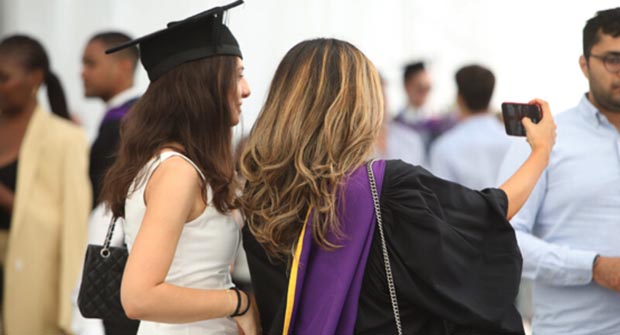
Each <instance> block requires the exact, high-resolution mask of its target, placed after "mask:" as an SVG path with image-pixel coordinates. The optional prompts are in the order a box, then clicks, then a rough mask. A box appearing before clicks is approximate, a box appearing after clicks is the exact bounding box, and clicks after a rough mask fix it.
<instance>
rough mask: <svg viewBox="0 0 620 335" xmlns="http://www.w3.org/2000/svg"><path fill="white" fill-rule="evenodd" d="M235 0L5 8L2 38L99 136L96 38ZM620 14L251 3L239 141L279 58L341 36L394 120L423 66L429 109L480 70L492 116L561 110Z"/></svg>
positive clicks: (527, 5) (561, 7) (398, 3)
mask: <svg viewBox="0 0 620 335" xmlns="http://www.w3.org/2000/svg"><path fill="white" fill-rule="evenodd" d="M228 2H232V0H230V1H221V0H177V1H163V0H131V1H129V0H88V1H84V0H0V10H1V12H0V20H1V21H0V29H1V30H0V32H2V36H6V35H9V34H13V33H27V34H31V35H33V36H35V37H36V38H38V39H40V40H41V41H42V42H43V43H44V45H45V46H46V48H47V50H48V52H49V53H50V56H51V59H52V66H53V68H54V70H55V71H56V72H57V73H58V75H59V76H60V77H61V80H62V81H63V83H64V85H65V89H66V91H67V95H68V99H69V104H70V108H71V110H72V112H73V113H74V114H76V115H77V116H78V117H79V118H81V119H82V120H83V123H84V126H85V128H86V129H87V130H88V131H89V134H90V135H91V136H92V135H94V132H95V131H96V125H97V124H98V122H99V119H100V117H101V112H102V111H103V105H102V104H101V102H99V101H96V100H92V99H85V98H84V97H83V90H82V84H81V79H80V67H81V64H80V62H81V61H80V60H81V53H82V50H83V48H84V44H85V43H86V41H87V40H88V38H89V37H90V36H92V35H93V34H94V33H96V32H98V31H100V30H109V29H114V30H122V31H125V32H127V33H129V34H132V35H134V36H140V35H143V34H146V33H149V32H151V31H154V30H157V29H161V28H163V27H164V26H165V24H166V23H167V22H168V21H173V20H178V19H182V18H185V17H187V16H190V15H192V14H195V13H197V12H199V11H202V10H204V9H207V8H210V7H212V6H216V5H223V4H226V3H228ZM615 6H618V2H617V0H598V1H571V2H560V1H552V0H520V1H507V0H504V1H497V0H495V1H494V0H433V1H415V0H381V1H379V0H374V1H373V0H246V4H244V5H243V6H242V7H240V8H236V9H234V10H233V11H232V12H231V14H230V15H229V20H228V23H229V26H230V27H231V30H232V31H233V33H234V34H235V35H236V36H237V38H238V40H239V43H240V45H241V48H242V51H243V53H244V62H245V67H246V71H245V75H246V78H247V79H248V80H249V83H250V86H251V88H252V96H251V97H250V98H248V99H247V100H246V102H245V103H244V107H243V108H244V111H243V113H244V129H243V132H248V131H249V129H250V127H251V125H252V123H253V122H254V120H255V118H256V116H257V114H258V112H259V110H260V107H261V104H262V102H263V100H264V97H265V94H266V92H267V90H268V87H269V82H270V80H271V77H272V75H273V73H274V71H275V68H276V66H277V64H278V63H279V61H280V59H281V58H282V56H283V55H284V54H285V53H286V51H287V50H288V49H290V48H291V47H292V46H293V45H294V44H296V43H297V42H299V41H301V40H304V39H309V38H314V37H336V38H340V39H345V40H348V41H350V42H352V43H353V44H355V45H356V46H358V47H359V48H360V49H361V50H362V51H363V52H365V53H366V54H367V55H368V57H369V58H370V59H371V60H372V61H373V62H374V63H375V64H376V66H377V67H378V69H379V70H380V71H381V72H382V74H383V75H384V77H385V78H386V79H387V82H388V85H389V87H388V99H389V101H390V105H391V107H392V111H393V110H394V109H396V108H399V107H400V106H402V104H403V103H404V101H405V97H404V93H403V92H402V79H401V69H402V66H403V64H404V63H406V62H407V61H410V60H415V59H424V60H426V61H428V62H429V67H430V71H431V74H432V76H433V78H434V90H433V92H432V97H431V101H430V104H431V107H434V108H435V109H437V110H441V109H446V108H448V107H449V106H450V105H451V104H452V103H453V101H454V94H455V85H454V79H453V78H454V72H455V71H456V70H457V69H458V68H459V67H460V66H462V65H465V64H468V63H473V62H476V63H480V64H483V65H486V66H488V67H490V68H491V69H492V70H493V71H494V72H495V74H496V77H497V87H496V92H495V95H494V99H493V105H494V107H496V108H497V107H498V106H499V104H500V103H501V102H502V101H527V100H529V99H530V98H533V97H541V98H544V99H547V100H548V101H549V102H550V104H551V107H552V108H553V110H554V112H559V111H561V110H563V109H566V108H569V107H571V106H573V105H575V104H576V103H577V102H578V100H579V99H580V95H581V94H582V93H583V92H585V91H586V90H587V82H586V80H585V79H584V78H583V75H582V74H581V72H580V70H579V66H578V57H579V55H580V54H581V39H582V34H581V30H582V28H583V26H584V24H585V21H586V20H587V19H588V18H590V17H591V16H593V15H594V13H595V12H596V11H597V10H600V9H607V8H611V7H615ZM138 76H139V78H138V86H139V87H141V88H146V86H147V84H148V79H147V78H146V74H145V73H144V71H142V70H140V72H139V73H138ZM41 100H42V101H45V100H46V99H41ZM239 133H241V130H239V131H237V134H239Z"/></svg>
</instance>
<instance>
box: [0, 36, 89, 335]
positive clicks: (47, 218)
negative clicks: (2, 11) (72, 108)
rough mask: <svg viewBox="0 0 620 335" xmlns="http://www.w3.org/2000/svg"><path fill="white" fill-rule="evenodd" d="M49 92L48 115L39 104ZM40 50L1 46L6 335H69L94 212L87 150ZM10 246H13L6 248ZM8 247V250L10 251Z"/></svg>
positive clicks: (28, 41) (23, 44) (26, 40)
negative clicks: (41, 91) (88, 224)
mask: <svg viewBox="0 0 620 335" xmlns="http://www.w3.org/2000/svg"><path fill="white" fill-rule="evenodd" d="M42 85H45V86H46V89H47V94H48V98H49V103H50V105H51V108H52V112H53V113H50V112H48V111H46V110H45V109H44V108H43V107H42V106H41V104H40V103H39V102H38V101H37V92H38V91H39V88H40V87H41V86H42ZM58 115H62V116H66V115H68V113H67V106H66V102H65V97H64V92H63V89H62V86H61V84H60V81H59V80H58V78H57V77H56V75H54V73H53V72H52V71H51V68H50V61H49V58H48V56H47V54H46V52H45V50H44V49H43V46H42V45H41V44H40V43H39V42H38V41H36V40H35V39H33V38H31V37H28V36H23V35H13V36H9V37H6V38H4V39H2V41H0V225H1V235H0V236H1V237H2V242H1V243H2V244H1V247H2V250H1V252H2V255H1V256H0V257H2V259H3V260H4V263H3V269H4V297H3V298H4V299H3V328H4V331H5V334H7V335H13V334H16V335H21V334H64V333H71V331H70V323H71V309H72V307H71V306H72V305H71V292H72V290H73V288H74V286H75V282H76V280H77V279H78V277H79V271H80V269H81V266H82V261H83V257H84V245H85V241H86V222H87V220H88V213H89V211H90V207H91V189H90V183H89V181H88V144H87V140H86V138H85V134H84V133H83V132H82V130H81V129H79V128H78V127H77V126H75V125H73V124H72V123H70V122H69V121H66V120H65V119H63V118H61V117H59V116H58ZM7 240H8V241H7ZM7 243H8V244H7Z"/></svg>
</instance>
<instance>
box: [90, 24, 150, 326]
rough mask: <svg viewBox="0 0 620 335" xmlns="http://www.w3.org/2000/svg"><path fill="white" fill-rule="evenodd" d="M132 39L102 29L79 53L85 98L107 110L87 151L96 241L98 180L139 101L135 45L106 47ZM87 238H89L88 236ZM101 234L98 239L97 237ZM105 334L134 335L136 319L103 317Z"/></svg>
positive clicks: (102, 217) (102, 218) (100, 216)
mask: <svg viewBox="0 0 620 335" xmlns="http://www.w3.org/2000/svg"><path fill="white" fill-rule="evenodd" d="M131 39H132V38H131V37H130V36H128V35H126V34H124V33H121V32H116V31H107V32H101V33H98V34H96V35H94V36H93V37H91V39H90V40H89V41H88V43H87V44H86V48H85V49H84V54H83V56H82V81H83V84H84V95H85V96H86V97H92V98H99V99H101V100H103V102H104V103H105V104H106V112H105V114H104V116H103V119H102V121H101V124H100V126H99V132H98V134H97V137H96V139H95V141H94V142H93V144H92V147H91V150H90V166H89V176H90V182H91V184H92V189H93V202H92V207H93V209H95V210H94V211H93V213H92V215H91V221H90V225H89V226H90V227H89V230H90V232H89V236H91V237H92V236H94V237H95V239H96V240H97V241H100V240H103V236H104V235H103V234H105V232H104V231H98V230H100V229H105V228H106V227H107V226H105V225H101V224H98V223H100V222H106V221H107V220H108V218H107V217H106V215H105V214H104V211H103V210H101V209H100V208H98V205H99V204H100V200H99V196H100V193H101V183H102V180H103V177H104V175H105V173H106V171H107V170H108V168H109V167H110V166H111V165H112V163H114V159H115V156H116V151H117V149H118V144H119V141H120V125H121V119H122V118H123V117H124V116H125V114H127V112H128V111H129V109H130V108H131V106H132V105H133V104H134V103H135V102H136V101H137V100H138V96H139V94H138V93H137V92H136V91H137V90H136V89H135V88H134V73H135V70H136V66H137V63H138V58H139V52H138V48H137V47H135V46H134V47H131V48H127V49H124V50H123V51H121V52H117V53H114V54H111V55H106V53H105V50H106V49H109V48H111V47H113V46H115V45H119V44H122V43H125V42H127V41H130V40H131ZM91 237H89V239H91ZM100 237H101V238H100ZM103 325H104V328H105V332H106V334H114V335H117V334H121V335H123V334H131V335H133V334H136V333H137V331H138V325H139V322H138V321H131V322H122V323H118V322H112V321H110V320H103Z"/></svg>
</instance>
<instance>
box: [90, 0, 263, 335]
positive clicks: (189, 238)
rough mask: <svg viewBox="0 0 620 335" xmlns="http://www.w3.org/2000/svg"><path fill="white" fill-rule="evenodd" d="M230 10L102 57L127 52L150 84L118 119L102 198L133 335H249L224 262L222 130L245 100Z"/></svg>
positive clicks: (227, 252)
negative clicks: (121, 265) (113, 228)
mask: <svg viewBox="0 0 620 335" xmlns="http://www.w3.org/2000/svg"><path fill="white" fill-rule="evenodd" d="M241 3H242V1H237V2H235V3H232V4H230V5H227V6H223V7H216V8H213V9H210V10H208V11H205V12H203V13H200V14H198V15H195V16H192V17H190V18H187V19H185V20H183V21H180V22H173V23H170V24H168V27H167V28H166V29H163V30H160V31H157V32H155V33H152V34H150V35H147V36H144V37H141V38H138V39H136V40H134V41H131V42H129V43H125V44H123V45H121V46H118V47H116V48H113V49H111V50H108V52H114V51H118V50H121V49H123V48H125V47H129V46H132V45H135V44H138V45H139V47H140V58H141V62H142V64H143V65H144V68H145V69H146V71H147V73H148V76H149V79H150V81H151V82H150V85H149V86H148V88H147V90H146V92H145V93H144V95H143V96H142V97H141V98H140V99H139V100H138V101H137V102H136V103H135V104H134V106H133V107H132V109H131V110H130V111H129V113H128V114H127V115H126V119H125V120H124V122H123V124H122V128H121V141H120V148H119V153H118V156H117V159H116V161H115V163H114V164H113V165H112V167H111V168H110V170H109V171H108V173H107V174H106V176H105V178H104V182H103V188H102V199H103V200H104V201H105V202H106V203H107V205H108V206H109V208H110V209H111V211H112V214H113V216H114V217H116V218H124V222H123V224H124V231H125V242H126V244H127V248H128V250H129V258H128V260H127V265H126V267H125V272H124V275H123V281H122V285H121V302H122V305H123V307H124V309H125V312H126V313H127V316H128V317H129V318H132V319H139V320H141V322H140V326H139V329H138V334H144V335H146V334H148V335H153V334H181V333H182V334H238V333H243V334H255V333H257V324H256V322H255V318H254V313H253V310H252V309H251V308H250V307H251V301H250V299H249V297H248V295H247V294H246V293H245V292H243V291H240V290H238V289H237V288H235V287H234V285H233V282H232V280H231V275H230V264H231V263H232V262H233V261H234V259H235V256H236V254H237V251H238V248H239V247H240V246H241V235H240V228H239V225H237V224H236V223H235V222H234V221H233V218H232V215H231V213H230V212H231V210H232V209H233V208H234V206H235V205H234V200H235V195H236V191H237V184H236V183H237V182H236V179H235V173H234V160H233V150H232V127H233V126H234V125H236V124H237V123H238V122H239V118H240V113H241V103H242V100H243V99H244V98H246V97H248V96H249V94H250V90H249V87H248V84H247V82H246V80H245V78H244V77H243V63H242V59H241V51H240V49H239V45H238V43H237V41H236V39H235V37H234V36H233V34H232V33H231V32H230V30H229V29H228V28H227V27H226V26H225V25H224V24H223V20H222V16H223V15H224V13H225V11H226V10H228V9H230V8H232V7H235V6H238V5H240V4H241Z"/></svg>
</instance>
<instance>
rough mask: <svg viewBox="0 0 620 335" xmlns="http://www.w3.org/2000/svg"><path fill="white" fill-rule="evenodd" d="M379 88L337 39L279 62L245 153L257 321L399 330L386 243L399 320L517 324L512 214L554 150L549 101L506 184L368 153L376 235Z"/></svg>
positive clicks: (305, 328) (410, 330) (453, 329)
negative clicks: (467, 181)
mask: <svg viewBox="0 0 620 335" xmlns="http://www.w3.org/2000/svg"><path fill="white" fill-rule="evenodd" d="M299 78H304V80H299ZM382 100H383V99H382V93H381V84H380V80H379V76H378V74H377V71H376V69H375V67H374V65H373V64H372V63H371V62H370V61H369V60H368V58H366V56H365V55H364V54H363V53H362V52H360V51H359V50H358V49H357V48H355V47H354V46H353V45H351V44H349V43H347V42H344V41H340V40H335V39H316V40H309V41H304V42H301V43H299V44H297V45H296V46H295V47H293V48H292V49H291V50H290V51H289V52H288V53H287V54H286V56H284V59H283V60H282V61H281V63H280V65H279V66H278V69H277V70H276V73H275V76H274V78H273V81H272V84H271V88H270V90H269V93H268V97H267V100H266V102H265V105H264V106H263V109H262V111H261V113H260V114H259V116H258V119H257V121H256V123H255V125H254V127H253V129H252V131H251V133H250V135H249V138H248V143H247V145H246V149H245V150H244V152H243V154H242V156H241V172H242V174H243V176H244V177H245V178H246V179H247V183H246V185H245V188H244V192H243V195H242V196H241V198H240V203H241V210H242V212H243V214H244V215H245V218H246V225H245V227H244V228H243V236H244V247H245V250H246V254H247V258H248V264H249V266H250V273H251V277H252V284H253V288H254V292H255V293H256V301H257V305H258V309H259V311H260V317H261V324H262V326H263V329H264V330H265V332H266V333H270V334H287V335H288V334H312V335H321V334H323V335H333V334H373V335H374V334H395V333H396V330H397V327H396V323H395V319H396V318H395V316H394V314H396V313H395V312H393V309H392V307H391V305H392V304H391V299H390V294H389V291H388V280H387V278H386V273H387V271H386V270H385V268H384V258H383V257H384V256H386V254H384V252H386V253H387V257H389V259H390V263H391V273H392V278H393V280H394V284H395V288H396V300H397V304H398V306H399V310H400V320H401V322H402V333H403V334H418V335H434V334H442V335H443V334H523V326H522V323H521V317H520V315H519V313H518V312H517V310H516V309H515V307H514V299H515V297H516V295H517V290H518V286H519V279H520V275H521V254H520V252H519V248H518V246H517V241H516V238H515V233H514V230H513V229H512V227H511V226H510V223H509V222H508V219H510V218H511V217H512V216H513V215H514V214H515V213H516V212H517V211H518V210H519V209H520V208H521V206H522V205H523V203H524V202H525V200H526V198H527V197H528V195H529V193H530V192H531V191H532V189H533V187H534V185H535V184H536V181H537V180H538V178H539V177H540V175H541V173H542V171H543V170H544V168H545V167H546V165H547V163H548V160H549V152H550V151H551V147H552V146H553V143H554V140H555V124H554V122H553V117H552V116H551V112H550V110H549V107H548V105H547V103H546V102H544V101H542V100H536V102H537V103H538V104H540V105H541V107H542V110H543V112H544V115H543V118H542V120H541V121H540V122H539V123H538V124H533V123H532V122H531V121H529V120H524V126H525V128H526V130H527V140H528V143H529V144H530V146H531V153H530V156H529V158H528V159H527V160H526V161H525V162H524V163H523V165H522V166H521V168H520V169H519V170H517V171H516V172H515V173H514V175H512V176H511V177H510V178H508V180H507V181H506V182H505V183H504V184H503V185H502V186H501V187H500V188H489V189H485V190H482V191H474V190H471V189H468V188H466V187H463V186H461V185H459V184H456V183H453V182H449V181H446V180H443V179H440V178H437V177H435V176H433V175H432V174H430V173H429V172H428V171H426V170H424V169H423V168H421V167H419V166H412V165H409V164H407V163H404V162H402V161H395V160H388V161H382V160H380V161H375V162H374V164H373V167H372V169H373V170H374V174H375V178H376V188H377V190H378V193H379V197H380V200H379V204H378V205H377V206H379V207H380V209H379V210H380V212H381V213H382V217H383V227H384V233H385V234H384V235H385V242H386V245H387V247H386V248H385V249H383V247H382V245H381V238H380V237H379V236H380V235H381V236H382V235H383V234H382V233H379V229H375V207H374V206H373V198H372V196H371V194H372V193H371V187H370V185H369V183H370V181H369V175H368V174H367V171H366V169H367V167H366V162H367V161H368V160H369V158H370V156H371V155H372V154H373V149H374V145H375V141H376V138H377V134H378V133H379V131H380V128H381V124H382V122H381V121H382V119H383V103H382ZM268 135H271V136H268Z"/></svg>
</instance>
